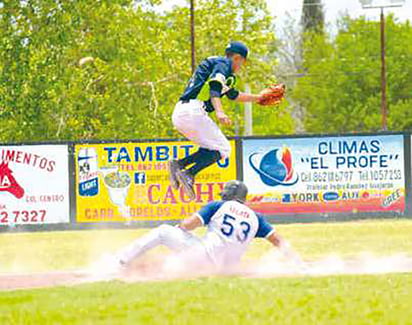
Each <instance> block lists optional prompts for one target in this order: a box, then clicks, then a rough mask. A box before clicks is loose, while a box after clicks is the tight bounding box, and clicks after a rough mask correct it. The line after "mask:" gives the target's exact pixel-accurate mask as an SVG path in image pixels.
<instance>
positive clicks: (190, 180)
mask: <svg viewBox="0 0 412 325" xmlns="http://www.w3.org/2000/svg"><path fill="white" fill-rule="evenodd" d="M176 176H177V179H178V180H179V182H180V184H182V186H183V190H184V191H185V193H186V194H187V196H188V197H189V198H190V199H191V200H194V199H195V197H196V194H195V191H194V189H193V185H194V183H195V179H194V177H193V176H192V175H190V174H189V173H188V172H187V171H186V170H179V171H178V172H177V174H176Z"/></svg>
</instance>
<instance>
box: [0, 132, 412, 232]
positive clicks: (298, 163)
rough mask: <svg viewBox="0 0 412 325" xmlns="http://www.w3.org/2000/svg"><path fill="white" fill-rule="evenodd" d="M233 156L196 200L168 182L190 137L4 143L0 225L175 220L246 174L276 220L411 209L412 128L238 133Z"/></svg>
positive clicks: (204, 179) (207, 174)
mask: <svg viewBox="0 0 412 325" xmlns="http://www.w3.org/2000/svg"><path fill="white" fill-rule="evenodd" d="M230 143H231V147H232V155H231V157H230V159H226V160H224V161H220V162H219V163H218V164H217V165H216V166H213V167H210V168H208V169H206V170H205V171H203V172H202V173H200V174H199V175H198V177H197V184H196V188H195V190H196V192H197V197H196V199H195V200H194V201H189V200H188V198H187V197H186V195H185V194H184V193H183V192H182V191H180V190H179V191H175V190H173V189H172V188H171V187H170V185H169V182H168V174H167V161H168V160H169V159H171V158H177V157H179V158H181V157H184V156H186V155H188V154H190V153H192V152H194V151H195V150H197V147H196V146H195V145H194V144H193V143H191V142H188V141H183V140H176V139H173V140H171V139H166V140H155V141H154V140H127V141H121V140H116V141H90V142H64V143H30V144H27V143H26V144H25V143H13V144H0V231H4V230H10V229H17V230H39V229H40V230H43V229H79V228H95V227H125V226H127V227H129V226H136V227H140V226H153V225H156V224H159V223H162V222H173V221H174V222H176V220H178V219H181V218H185V217H187V216H189V215H191V214H192V213H193V212H195V211H196V210H198V209H199V208H200V207H201V206H202V205H203V204H205V203H206V202H209V201H211V200H216V199H219V195H218V194H219V192H220V190H221V188H222V186H223V184H224V183H225V182H226V181H228V180H230V179H235V178H238V179H243V180H244V181H245V183H246V184H247V185H248V187H249V196H248V201H249V205H250V206H251V207H252V208H253V209H255V210H257V211H259V212H262V213H264V214H265V215H267V216H268V217H269V219H271V220H272V221H274V222H314V221H331V220H353V219H361V218H376V217H385V218H393V217H409V216H411V215H412V213H411V199H410V198H411V191H412V189H411V148H410V146H411V134H410V133H379V134H356V135H354V134H347V135H311V136H308V135H305V136H290V137H241V138H233V139H230Z"/></svg>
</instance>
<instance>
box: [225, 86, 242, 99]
mask: <svg viewBox="0 0 412 325" xmlns="http://www.w3.org/2000/svg"><path fill="white" fill-rule="evenodd" d="M239 93H240V92H239V90H237V89H235V88H230V90H229V91H228V92H227V93H226V96H227V98H229V99H231V100H235V99H236V98H237V97H238V96H239Z"/></svg>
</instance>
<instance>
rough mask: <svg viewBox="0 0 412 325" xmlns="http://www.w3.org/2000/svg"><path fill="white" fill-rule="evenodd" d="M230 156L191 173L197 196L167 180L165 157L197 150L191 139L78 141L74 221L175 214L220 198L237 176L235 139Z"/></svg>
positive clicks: (187, 213) (175, 216)
mask: <svg viewBox="0 0 412 325" xmlns="http://www.w3.org/2000/svg"><path fill="white" fill-rule="evenodd" d="M230 142H231V146H232V154H231V157H230V159H226V160H222V161H219V162H218V164H217V165H216V164H215V165H213V166H210V167H208V168H206V169H205V170H203V171H201V172H200V173H199V174H198V175H197V176H196V184H195V191H196V199H195V200H193V201H190V200H189V198H188V197H187V196H186V195H185V194H184V192H183V190H182V189H179V190H174V189H173V188H172V187H171V186H170V184H169V175H168V170H167V168H168V160H169V159H172V158H182V157H185V156H187V155H189V154H191V153H193V152H195V151H196V150H197V146H195V145H194V144H193V143H191V142H183V141H181V142H177V141H168V142H145V143H144V142H139V143H136V142H134V143H104V144H79V145H76V146H75V157H76V159H75V161H76V163H75V164H76V203H77V222H81V223H82V222H85V223H90V222H129V221H139V220H175V219H182V218H185V217H188V216H190V215H191V214H192V213H194V212H196V211H197V210H198V209H199V208H200V207H202V206H203V205H204V204H206V203H207V202H209V201H212V200H217V199H219V196H218V194H219V192H220V191H221V189H222V187H223V185H224V183H225V182H227V181H228V180H231V179H235V178H236V153H235V141H230Z"/></svg>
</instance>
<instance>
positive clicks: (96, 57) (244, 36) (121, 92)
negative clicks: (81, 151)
mask: <svg viewBox="0 0 412 325" xmlns="http://www.w3.org/2000/svg"><path fill="white" fill-rule="evenodd" d="M159 3H160V1H132V0H129V1H128V0H101V1H95V0H82V1H75V0H64V1H63V0H60V1H55V0H31V1H21V0H9V1H5V2H2V1H0V24H1V25H0V28H1V31H2V32H1V33H0V71H1V75H0V125H1V133H0V141H3V142H5V141H34V140H78V139H103V138H121V139H128V138H164V137H176V136H177V133H176V132H175V131H174V130H173V126H172V123H171V120H170V115H171V113H172V110H173V107H174V105H175V103H176V101H177V100H178V98H179V96H180V94H181V92H182V91H183V89H184V86H185V84H186V82H187V80H188V78H189V77H190V34H189V33H190V29H189V9H188V8H186V7H175V8H174V9H173V10H172V11H170V12H167V13H162V12H159V11H158V10H157V9H156V5H157V4H159ZM196 5H197V7H196V37H197V53H196V54H197V57H198V60H200V59H201V58H204V57H206V56H210V55H221V54H223V51H224V48H225V46H226V44H227V43H228V41H230V40H232V39H236V40H241V41H244V42H245V43H247V44H248V45H249V46H250V47H251V50H252V56H251V59H250V60H249V62H248V66H247V68H246V69H245V70H244V71H243V72H242V74H241V76H240V79H241V82H240V87H241V89H242V87H243V85H244V83H246V82H247V83H250V84H251V86H252V89H254V90H255V92H256V91H257V90H259V89H261V88H263V87H264V86H265V85H266V84H267V83H269V82H270V81H273V80H274V76H273V68H274V66H276V59H275V57H274V55H273V49H272V48H271V47H272V44H273V40H274V34H273V29H272V19H271V17H270V15H269V13H268V10H267V8H266V2H265V1H264V0H251V1H245V0H224V1H221V0H213V1H206V0H199V1H197V2H196ZM225 106H227V109H226V111H228V112H229V113H230V115H231V116H232V118H234V119H235V120H236V121H237V128H238V129H239V128H241V127H242V118H241V116H242V111H241V110H240V109H238V108H239V107H235V105H234V104H233V103H228V102H225ZM229 106H230V107H231V108H232V109H230V107H229ZM255 118H256V123H259V124H260V121H263V120H267V118H271V119H274V120H276V121H277V122H276V123H269V124H268V123H261V126H259V127H258V128H255V131H257V133H260V134H267V133H279V132H287V133H290V132H292V130H293V124H292V122H291V118H290V114H289V113H288V111H287V107H286V106H284V107H282V108H281V109H279V111H277V112H274V111H273V110H255ZM226 133H227V134H229V135H233V134H234V133H235V128H234V127H232V128H230V129H228V130H226Z"/></svg>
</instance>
